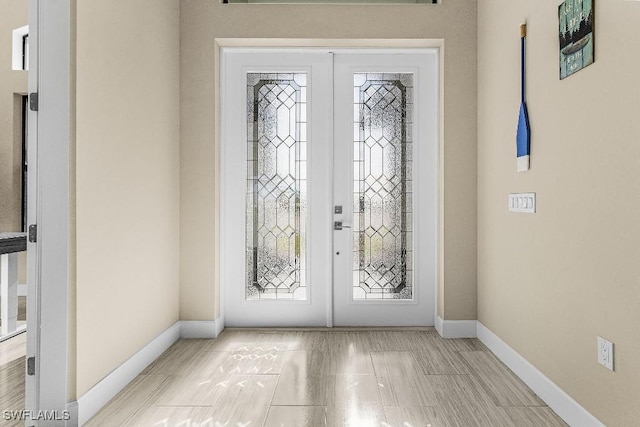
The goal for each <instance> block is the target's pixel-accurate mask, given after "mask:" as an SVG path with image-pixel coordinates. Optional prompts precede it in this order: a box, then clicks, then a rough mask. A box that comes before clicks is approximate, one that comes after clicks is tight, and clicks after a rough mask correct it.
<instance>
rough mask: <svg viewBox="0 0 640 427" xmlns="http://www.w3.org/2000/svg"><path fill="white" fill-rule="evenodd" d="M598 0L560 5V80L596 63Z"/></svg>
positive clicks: (571, 0) (575, 0)
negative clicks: (596, 11)
mask: <svg viewBox="0 0 640 427" xmlns="http://www.w3.org/2000/svg"><path fill="white" fill-rule="evenodd" d="M594 3H595V0H565V1H564V2H562V3H561V4H560V5H559V6H558V38H559V41H560V46H559V59H560V80H563V79H565V78H567V77H569V76H571V75H573V74H575V73H577V72H578V71H580V70H582V69H583V68H585V67H588V66H589V65H591V64H593V63H594V62H595V55H594V54H595V49H594V46H595V39H594V36H595V33H594V21H595V8H594Z"/></svg>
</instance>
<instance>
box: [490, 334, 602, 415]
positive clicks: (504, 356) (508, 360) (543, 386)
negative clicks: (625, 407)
mask: <svg viewBox="0 0 640 427" xmlns="http://www.w3.org/2000/svg"><path fill="white" fill-rule="evenodd" d="M477 335H478V339H479V340H480V341H482V343H483V344H484V345H486V346H487V347H488V348H489V350H491V351H492V352H493V354H495V355H496V356H497V357H498V359H500V360H501V361H502V362H503V363H504V364H505V365H507V366H508V367H509V369H511V370H512V371H513V372H514V373H515V374H516V375H517V376H518V377H519V378H520V379H521V380H522V381H524V383H525V384H527V385H528V386H529V388H530V389H531V390H533V392H534V393H536V394H537V395H538V396H540V398H541V399H542V400H544V401H545V402H546V404H547V405H549V407H550V408H551V409H553V410H554V411H555V413H556V414H558V415H559V416H560V417H561V418H562V419H563V420H564V421H565V422H566V423H567V424H569V425H570V426H575V427H604V424H602V423H601V422H600V421H599V420H598V419H597V418H596V417H594V416H593V415H591V413H589V411H587V410H586V409H585V408H583V407H582V406H581V405H580V404H579V403H578V402H576V401H575V400H573V398H571V396H569V395H568V394H567V393H565V392H564V391H563V390H562V389H561V388H560V387H558V386H557V385H556V384H555V383H553V381H551V380H550V379H549V378H547V377H546V376H545V375H544V374H543V373H542V372H540V371H539V370H538V369H537V368H536V367H535V366H533V365H532V364H531V363H529V361H527V359H525V358H524V357H522V356H520V354H518V353H517V352H516V351H515V350H514V349H512V348H511V347H509V345H508V344H507V343H505V342H504V341H502V340H501V339H500V337H498V336H497V335H496V334H494V333H493V332H491V331H490V330H489V329H487V327H486V326H484V325H483V324H482V323H480V322H477Z"/></svg>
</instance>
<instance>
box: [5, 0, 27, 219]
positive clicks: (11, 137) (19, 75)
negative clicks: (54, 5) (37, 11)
mask: <svg viewBox="0 0 640 427" xmlns="http://www.w3.org/2000/svg"><path fill="white" fill-rule="evenodd" d="M1 10H2V13H0V33H1V34H2V36H1V37H0V58H1V60H0V232H3V231H20V227H21V212H22V210H21V204H22V201H21V197H22V196H21V194H22V167H21V162H22V132H21V127H22V105H21V101H20V95H25V94H26V93H27V72H26V71H14V70H12V69H11V54H12V46H11V44H12V31H13V30H15V29H16V28H19V27H22V26H24V25H27V24H28V17H27V1H26V0H3V2H2V6H1Z"/></svg>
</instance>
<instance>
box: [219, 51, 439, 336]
mask: <svg viewBox="0 0 640 427" xmlns="http://www.w3.org/2000/svg"><path fill="white" fill-rule="evenodd" d="M222 57H223V75H222V79H221V89H222V115H221V116H222V125H223V126H222V134H221V135H222V152H221V159H222V164H221V166H222V168H221V169H222V170H221V176H222V185H221V188H222V195H221V203H222V204H221V224H222V236H221V245H222V248H221V254H222V256H221V264H222V268H221V280H222V284H221V286H222V292H223V295H222V298H223V301H224V305H223V307H224V318H225V324H226V325H227V326H333V325H335V326H407V325H415V326H418V325H421V326H422V325H433V319H434V304H435V297H434V293H435V291H434V289H435V277H436V275H435V265H436V262H435V257H436V255H435V254H436V238H435V236H436V234H435V230H436V226H435V225H436V216H435V213H436V185H435V183H436V147H437V134H438V132H437V100H438V92H437V91H438V84H437V82H438V75H437V70H438V68H437V52H436V51H434V50H421V51H413V52H407V51H404V52H403V51H385V52H375V53H372V52H371V51H367V52H354V51H347V50H344V51H335V50H334V51H333V52H330V51H328V50H324V51H323V50H291V49H289V50H286V49H281V50H260V49H253V50H249V49H225V50H223V56H222Z"/></svg>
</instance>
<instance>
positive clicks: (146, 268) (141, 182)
mask: <svg viewBox="0 0 640 427" xmlns="http://www.w3.org/2000/svg"><path fill="white" fill-rule="evenodd" d="M76 47H77V58H76V70H75V71H76V102H77V113H76V147H75V148H76V158H75V162H76V182H75V185H76V212H75V214H76V242H75V243H76V245H77V255H76V274H77V283H76V297H77V312H76V316H77V318H76V328H77V338H76V339H77V342H76V345H77V349H76V373H77V379H76V380H77V396H82V395H83V394H84V393H85V392H86V391H87V390H88V389H90V388H91V387H92V386H93V385H95V384H96V383H97V382H98V381H100V380H101V379H102V378H103V377H104V376H106V375H107V374H109V373H110V372H111V371H112V370H113V369H115V368H116V367H118V366H119V365H120V364H121V363H122V362H124V361H125V360H126V359H128V358H129V357H131V356H132V355H133V354H134V353H135V352H137V351H138V350H139V349H140V348H142V347H143V346H144V345H146V344H147V343H148V342H149V341H151V340H152V339H153V338H155V337H156V336H157V335H158V334H160V333H161V332H163V331H164V330H165V329H167V328H168V327H169V326H171V325H172V324H173V323H174V322H176V321H177V320H178V298H179V294H178V291H179V286H178V280H179V275H178V268H179V265H178V260H179V246H178V243H179V225H180V224H179V202H180V199H179V197H180V194H179V191H180V188H179V179H180V176H179V171H180V163H179V155H180V153H179V137H180V135H179V129H180V126H179V107H180V98H179V83H180V77H179V10H178V0H154V1H144V0H117V1H114V0H86V1H85V0H83V1H79V2H77V46H76Z"/></svg>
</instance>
